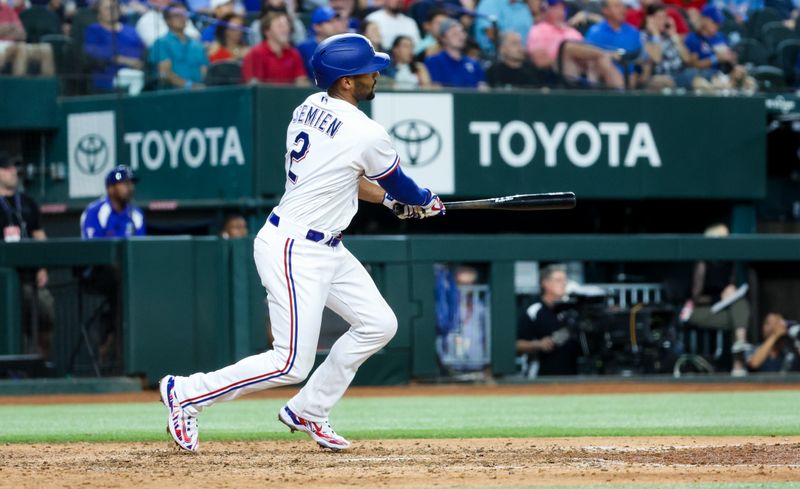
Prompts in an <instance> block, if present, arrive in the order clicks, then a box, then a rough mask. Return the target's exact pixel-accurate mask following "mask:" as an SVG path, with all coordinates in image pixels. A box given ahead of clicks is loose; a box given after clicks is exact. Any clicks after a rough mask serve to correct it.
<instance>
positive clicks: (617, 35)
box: [586, 0, 642, 71]
mask: <svg viewBox="0 0 800 489" xmlns="http://www.w3.org/2000/svg"><path fill="white" fill-rule="evenodd" d="M625 15H626V7H625V3H624V2H623V0H604V2H603V17H605V20H603V21H602V22H598V23H597V24H595V25H593V26H592V27H591V28H590V29H589V32H587V33H586V42H588V43H589V44H593V45H595V46H597V47H599V48H601V49H606V50H609V51H617V52H618V51H620V50H622V51H624V54H625V55H626V56H631V57H633V56H635V55H636V54H637V53H640V52H641V51H642V39H641V34H640V33H639V29H637V28H635V27H633V26H632V25H630V24H628V23H626V22H625ZM632 68H633V67H632V66H629V70H631V69H632ZM617 69H619V70H620V71H625V70H623V67H622V66H621V65H620V64H617Z"/></svg>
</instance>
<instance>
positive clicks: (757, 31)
mask: <svg viewBox="0 0 800 489" xmlns="http://www.w3.org/2000/svg"><path fill="white" fill-rule="evenodd" d="M782 20H783V17H782V16H781V14H780V12H778V11H777V10H775V9H773V8H769V7H765V8H763V9H761V10H756V11H755V12H753V13H752V15H750V18H749V19H748V20H747V25H746V28H745V34H746V35H747V37H752V38H757V37H758V36H760V35H761V28H762V27H763V26H764V24H767V23H769V22H775V21H782Z"/></svg>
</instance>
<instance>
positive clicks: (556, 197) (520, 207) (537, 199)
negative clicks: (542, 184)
mask: <svg viewBox="0 0 800 489" xmlns="http://www.w3.org/2000/svg"><path fill="white" fill-rule="evenodd" d="M575 205H576V199H575V193H574V192H551V193H545V194H522V195H508V196H506V197H494V198H491V199H480V200H461V201H457V202H445V203H444V208H445V209H446V210H447V211H448V212H449V211H452V210H460V209H496V210H503V211H550V210H558V209H572V208H574V207H575Z"/></svg>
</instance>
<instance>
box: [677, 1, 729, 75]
mask: <svg viewBox="0 0 800 489" xmlns="http://www.w3.org/2000/svg"><path fill="white" fill-rule="evenodd" d="M722 21H723V16H722V12H720V11H719V10H718V9H717V8H716V7H714V6H712V5H709V6H707V7H705V8H704V9H703V12H702V19H701V22H700V27H699V28H698V30H697V32H692V33H691V34H689V35H688V36H686V47H687V48H688V49H689V51H690V52H691V53H692V60H693V64H694V66H695V67H696V68H699V69H704V70H713V71H720V70H722V69H725V70H730V69H731V67H732V66H733V65H734V64H736V52H734V51H733V50H732V49H731V48H730V46H729V45H728V40H727V39H726V38H725V35H724V34H722V33H721V32H719V25H720V24H721V23H722Z"/></svg>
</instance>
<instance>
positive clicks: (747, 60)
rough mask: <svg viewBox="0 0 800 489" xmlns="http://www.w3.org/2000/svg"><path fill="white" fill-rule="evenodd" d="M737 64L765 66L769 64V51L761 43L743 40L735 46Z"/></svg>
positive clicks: (748, 39)
mask: <svg viewBox="0 0 800 489" xmlns="http://www.w3.org/2000/svg"><path fill="white" fill-rule="evenodd" d="M736 52H737V53H738V54H739V63H741V64H744V65H753V66H758V65H765V64H767V63H768V62H769V50H768V49H767V48H766V47H764V45H763V44H761V42H759V41H757V40H755V39H750V38H745V39H742V40H741V42H739V45H738V46H736Z"/></svg>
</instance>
